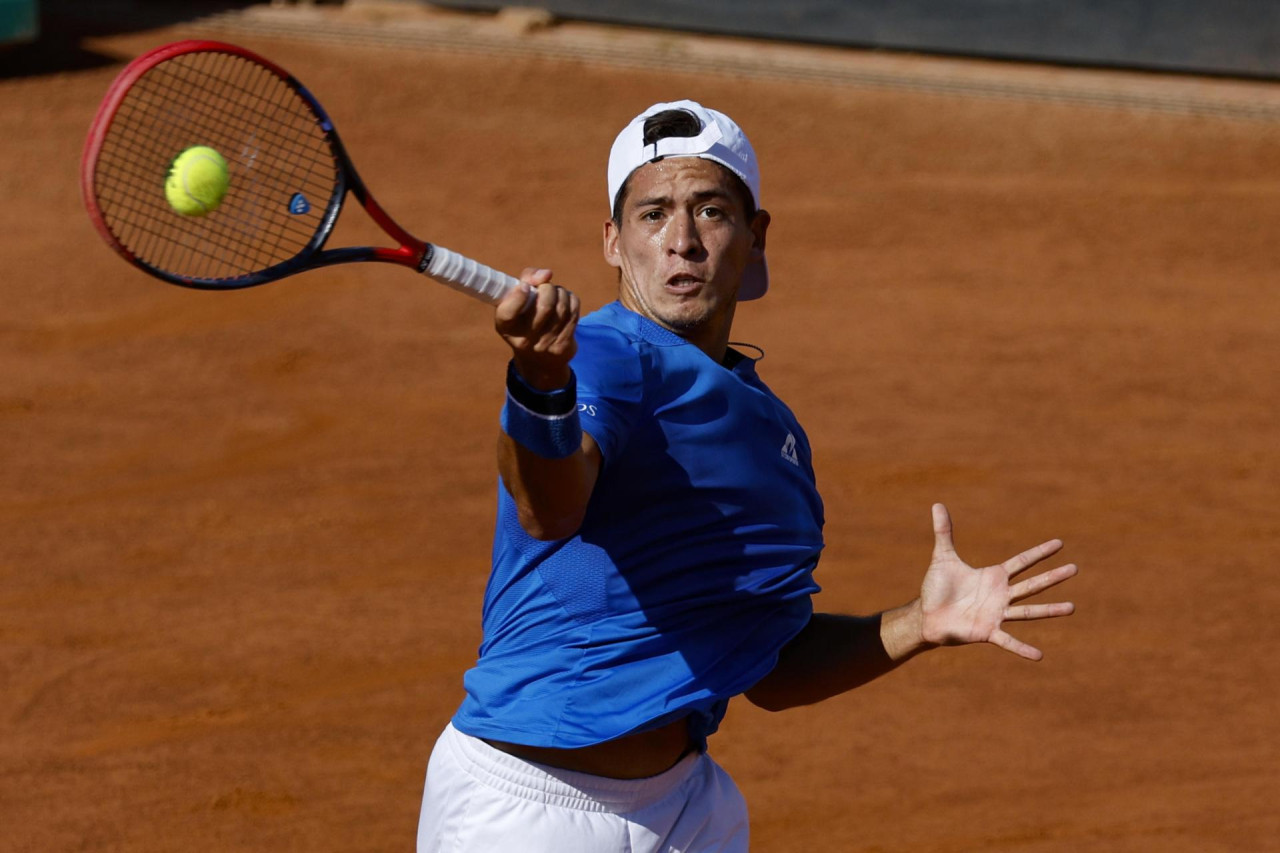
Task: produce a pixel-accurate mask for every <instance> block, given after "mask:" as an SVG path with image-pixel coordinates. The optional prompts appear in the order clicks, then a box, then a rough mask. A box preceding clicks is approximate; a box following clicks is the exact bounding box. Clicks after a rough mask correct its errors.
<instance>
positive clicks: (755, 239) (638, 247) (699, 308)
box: [604, 157, 769, 354]
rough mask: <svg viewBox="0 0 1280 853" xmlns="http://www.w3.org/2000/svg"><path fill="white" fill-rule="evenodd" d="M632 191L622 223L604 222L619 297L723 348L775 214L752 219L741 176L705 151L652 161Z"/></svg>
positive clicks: (706, 344)
mask: <svg viewBox="0 0 1280 853" xmlns="http://www.w3.org/2000/svg"><path fill="white" fill-rule="evenodd" d="M625 192H626V195H625V198H624V199H623V204H622V211H621V214H622V215H621V224H620V225H618V224H616V223H614V222H613V220H609V221H607V222H605V226H604V255H605V260H607V261H608V262H609V264H610V265H612V266H615V267H617V268H618V269H619V270H620V271H621V273H622V283H621V287H620V289H619V297H618V298H619V300H620V301H621V302H622V304H623V305H625V306H626V307H627V308H629V309H631V310H632V311H635V312H636V313H637V314H640V315H642V316H645V317H648V318H649V319H650V320H653V321H655V322H657V323H658V324H660V325H662V326H664V327H666V328H668V329H670V330H671V331H673V332H675V333H676V334H678V335H680V336H682V337H684V338H686V339H688V340H689V341H690V342H691V343H694V344H696V345H698V346H700V347H701V348H702V349H703V350H705V351H710V349H713V348H716V347H722V346H723V345H724V343H725V342H727V341H728V335H729V327H730V326H731V325H732V323H733V310H734V306H735V305H736V303H737V296H738V286H739V285H740V284H741V281H742V274H743V271H744V270H745V269H746V268H747V264H748V263H750V262H752V261H757V262H758V261H759V260H760V259H762V258H763V257H764V238H765V230H766V229H767V228H768V225H769V214H768V213H765V212H764V211H758V212H757V214H756V217H755V219H753V220H752V221H751V222H748V221H747V214H746V210H745V209H744V207H743V200H742V197H741V196H740V194H739V192H738V191H737V189H736V187H735V179H734V178H733V176H732V175H731V174H730V173H729V171H728V170H726V169H724V168H723V167H722V166H720V165H719V164H717V163H713V162H712V161H710V160H703V159H700V158H697V157H672V158H668V159H666V160H659V161H658V162H656V163H646V164H645V165H643V166H641V167H640V168H639V169H636V171H635V172H633V173H632V174H631V178H630V181H629V182H628V185H627V189H626V191H625ZM713 354H714V353H713Z"/></svg>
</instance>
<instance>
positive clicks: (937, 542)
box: [933, 504, 956, 557]
mask: <svg viewBox="0 0 1280 853" xmlns="http://www.w3.org/2000/svg"><path fill="white" fill-rule="evenodd" d="M955 552H956V545H955V542H954V541H953V540H952V538H951V514H950V513H949V512H947V508H946V507H945V506H943V505H942V504H934V505H933V555H934V557H940V556H943V555H949V554H954V553H955Z"/></svg>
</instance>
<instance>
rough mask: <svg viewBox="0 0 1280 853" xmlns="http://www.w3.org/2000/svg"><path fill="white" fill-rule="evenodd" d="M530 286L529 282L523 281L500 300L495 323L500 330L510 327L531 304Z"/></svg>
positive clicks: (494, 319) (495, 314)
mask: <svg viewBox="0 0 1280 853" xmlns="http://www.w3.org/2000/svg"><path fill="white" fill-rule="evenodd" d="M530 290H531V288H530V286H529V283H528V282H525V281H522V282H520V284H519V285H517V286H516V287H513V288H511V291H510V292H509V293H508V294H507V295H506V296H504V297H502V298H501V299H500V300H498V307H497V308H496V309H495V310H494V315H493V322H494V325H495V326H497V327H498V328H500V329H501V328H503V327H505V326H507V325H509V324H510V323H511V322H512V321H513V320H515V319H516V318H517V317H519V316H520V315H521V314H522V313H524V310H525V308H526V307H528V305H529V304H530V302H531V301H532V300H531V299H530V298H529V295H530Z"/></svg>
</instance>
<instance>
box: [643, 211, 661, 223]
mask: <svg viewBox="0 0 1280 853" xmlns="http://www.w3.org/2000/svg"><path fill="white" fill-rule="evenodd" d="M640 218H641V219H643V220H644V221H645V222H657V221H658V220H659V219H661V218H662V211H661V210H646V211H645V212H644V213H642V214H640Z"/></svg>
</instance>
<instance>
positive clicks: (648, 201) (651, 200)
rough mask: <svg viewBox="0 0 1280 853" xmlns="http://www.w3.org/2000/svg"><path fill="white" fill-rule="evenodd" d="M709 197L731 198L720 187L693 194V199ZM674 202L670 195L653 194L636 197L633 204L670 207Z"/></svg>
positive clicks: (726, 191) (699, 199)
mask: <svg viewBox="0 0 1280 853" xmlns="http://www.w3.org/2000/svg"><path fill="white" fill-rule="evenodd" d="M711 198H733V196H732V195H731V194H730V193H729V191H728V190H725V189H722V188H720V187H713V188H712V189H707V190H698V191H697V192H695V193H694V194H693V200H694V201H706V200H707V199H711ZM673 203H674V202H673V201H672V199H671V196H668V195H655V196H649V197H648V198H638V199H636V200H635V202H634V204H635V206H636V207H670V206H671V205H672V204H673Z"/></svg>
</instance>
